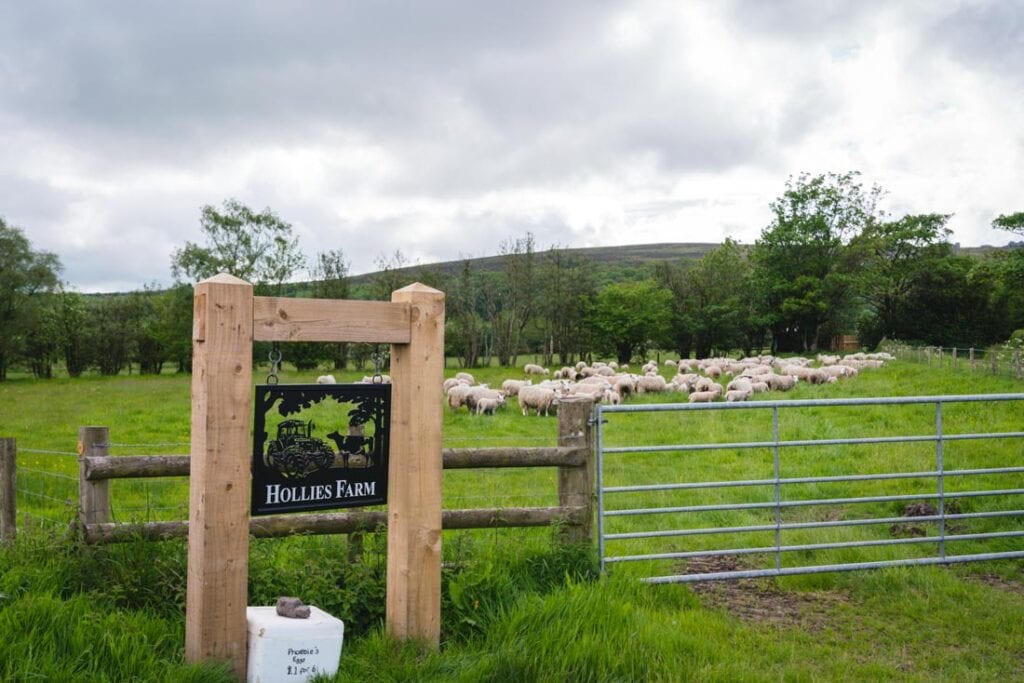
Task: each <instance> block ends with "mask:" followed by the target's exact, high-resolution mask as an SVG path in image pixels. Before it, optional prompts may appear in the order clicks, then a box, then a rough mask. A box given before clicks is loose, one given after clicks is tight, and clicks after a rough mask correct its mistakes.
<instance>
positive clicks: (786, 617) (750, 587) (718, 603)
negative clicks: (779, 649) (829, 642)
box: [682, 556, 850, 632]
mask: <svg viewBox="0 0 1024 683" xmlns="http://www.w3.org/2000/svg"><path fill="white" fill-rule="evenodd" d="M682 569H683V571H685V572H686V573H687V574H698V573H708V572H730V571H741V570H743V569H746V567H744V566H743V565H742V563H741V562H740V560H739V559H737V558H735V557H719V556H708V557H695V558H692V559H690V560H689V561H688V562H686V564H685V565H684V566H683V568H682ZM690 587H691V589H692V590H693V592H694V593H696V594H697V595H698V596H699V597H700V600H701V603H703V605H704V606H705V607H707V608H709V609H724V610H725V611H727V612H729V613H730V614H732V615H733V616H735V617H737V618H739V619H741V620H743V621H746V622H750V623H757V624H767V625H770V626H776V627H780V628H801V629H804V630H806V631H810V632H819V631H822V630H823V629H824V628H825V627H826V626H827V625H828V622H829V618H830V615H831V614H832V611H833V608H834V607H835V606H837V605H840V604H844V603H848V602H849V601H850V598H849V596H847V595H846V594H844V593H841V592H838V591H814V592H796V591H783V590H779V589H778V588H777V587H776V586H775V585H774V583H773V582H772V581H771V580H770V579H727V580H719V581H698V582H696V583H691V584H690Z"/></svg>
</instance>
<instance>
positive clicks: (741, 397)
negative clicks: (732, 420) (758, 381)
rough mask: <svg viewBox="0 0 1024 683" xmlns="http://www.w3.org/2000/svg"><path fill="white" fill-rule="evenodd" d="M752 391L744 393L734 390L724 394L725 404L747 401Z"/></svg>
mask: <svg viewBox="0 0 1024 683" xmlns="http://www.w3.org/2000/svg"><path fill="white" fill-rule="evenodd" d="M753 393H754V392H753V390H750V391H744V390H740V389H734V390H732V391H727V392H725V401H726V403H737V402H739V401H749V400H750V397H751V396H752V395H753Z"/></svg>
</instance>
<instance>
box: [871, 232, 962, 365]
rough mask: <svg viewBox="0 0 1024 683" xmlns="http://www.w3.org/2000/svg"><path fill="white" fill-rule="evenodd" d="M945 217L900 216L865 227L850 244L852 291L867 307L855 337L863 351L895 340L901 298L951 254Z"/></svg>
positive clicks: (901, 314)
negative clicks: (855, 264) (857, 259)
mask: <svg viewBox="0 0 1024 683" xmlns="http://www.w3.org/2000/svg"><path fill="white" fill-rule="evenodd" d="M949 218H950V216H949V214H936V213H933V214H921V215H912V216H904V217H903V218H901V219H899V220H896V221H878V222H874V223H872V224H871V225H869V226H867V227H866V228H865V229H864V231H863V232H861V234H860V235H859V236H857V238H855V239H854V241H853V242H852V246H853V247H854V248H856V249H859V250H860V253H861V254H862V255H863V261H862V269H861V271H860V275H859V283H858V289H859V292H860V297H861V299H862V300H863V302H864V304H865V305H866V306H867V309H868V310H867V312H866V314H865V315H864V316H863V317H862V319H861V322H860V324H859V329H858V333H859V335H860V338H861V342H862V343H863V344H865V345H866V346H870V347H873V346H875V345H876V344H877V343H878V342H879V341H881V339H882V338H883V337H890V338H892V337H895V336H898V333H897V330H898V329H900V328H901V327H903V318H904V317H906V315H907V311H906V310H905V309H906V306H907V298H908V296H909V295H910V293H911V292H912V291H913V289H914V287H915V286H916V283H917V282H918V281H919V280H920V278H921V277H922V276H923V274H924V272H925V271H927V270H929V269H930V268H932V267H933V266H934V264H935V262H936V261H937V260H939V259H943V258H946V257H948V256H949V255H950V254H951V253H952V251H951V246H950V244H949V242H948V237H949V234H950V230H949V229H948V228H947V227H946V223H947V222H948V221H949Z"/></svg>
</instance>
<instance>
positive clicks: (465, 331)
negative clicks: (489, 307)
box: [445, 259, 484, 368]
mask: <svg viewBox="0 0 1024 683" xmlns="http://www.w3.org/2000/svg"><path fill="white" fill-rule="evenodd" d="M448 289H449V291H448V295H447V298H446V301H445V320H446V328H447V330H446V333H445V341H446V346H449V348H450V349H451V351H452V352H453V354H454V355H457V356H459V357H460V358H461V364H462V367H464V368H472V367H476V365H477V363H478V362H479V360H480V355H481V352H482V344H483V339H484V321H483V318H482V316H481V315H480V309H481V306H482V301H481V298H482V297H481V290H482V289H483V284H482V279H481V277H480V273H477V272H475V271H474V270H473V265H472V262H471V261H470V259H463V261H462V267H461V269H460V270H459V274H458V275H457V276H456V277H454V278H452V280H451V281H450V282H449V285H448Z"/></svg>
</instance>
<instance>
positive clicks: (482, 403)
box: [476, 396, 505, 415]
mask: <svg viewBox="0 0 1024 683" xmlns="http://www.w3.org/2000/svg"><path fill="white" fill-rule="evenodd" d="M503 405H505V397H504V396H498V397H497V398H492V397H489V396H481V397H480V398H478V399H477V400H476V414H477V415H484V414H486V415H494V413H495V411H496V410H497V409H498V408H500V407H501V406H503Z"/></svg>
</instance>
